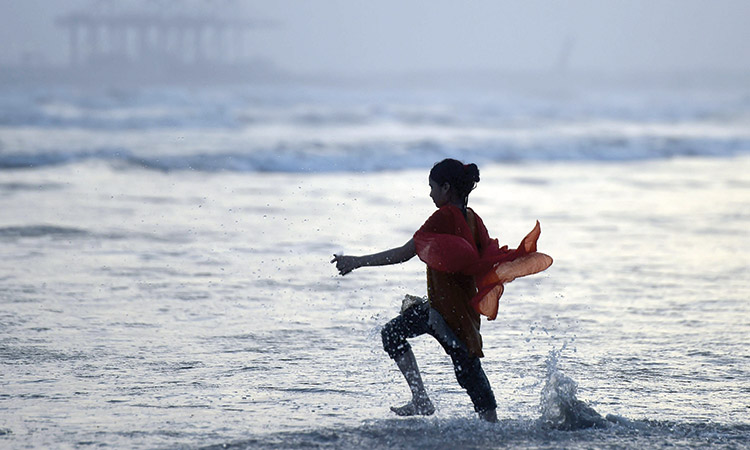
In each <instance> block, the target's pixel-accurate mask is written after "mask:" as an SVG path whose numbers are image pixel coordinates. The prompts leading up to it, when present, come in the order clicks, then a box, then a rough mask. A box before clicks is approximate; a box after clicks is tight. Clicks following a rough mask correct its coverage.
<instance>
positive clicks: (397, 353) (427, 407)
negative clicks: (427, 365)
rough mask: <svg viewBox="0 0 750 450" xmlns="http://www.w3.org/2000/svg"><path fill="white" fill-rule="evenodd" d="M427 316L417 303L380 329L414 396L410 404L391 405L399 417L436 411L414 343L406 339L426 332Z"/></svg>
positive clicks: (384, 346) (385, 345) (428, 413)
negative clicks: (421, 370) (423, 381)
mask: <svg viewBox="0 0 750 450" xmlns="http://www.w3.org/2000/svg"><path fill="white" fill-rule="evenodd" d="M427 317H428V316H427V313H426V308H424V307H422V306H415V307H412V308H410V309H408V310H406V311H404V312H403V313H402V314H400V315H399V316H398V317H396V318H395V319H393V320H391V321H390V322H388V323H387V324H386V325H385V326H384V327H383V330H382V332H381V336H382V338H383V348H384V349H385V351H386V352H388V355H389V356H390V357H391V358H392V359H393V360H394V361H395V362H396V365H397V366H398V368H399V370H401V373H402V374H403V375H404V378H405V379H406V382H407V384H408V385H409V389H410V390H411V395H412V399H411V401H410V402H409V403H407V404H405V405H403V406H400V407H398V408H395V407H391V410H392V411H393V412H395V413H396V414H398V415H399V416H413V415H425V416H429V415H430V414H432V413H434V412H435V407H434V406H433V405H432V402H431V401H430V398H429V396H428V395H427V391H426V390H425V388H424V383H422V376H421V374H420V373H419V367H418V366H417V359H416V358H415V357H414V352H412V350H411V345H409V343H408V342H407V341H406V339H407V338H412V337H416V336H419V335H421V334H424V333H426V332H427Z"/></svg>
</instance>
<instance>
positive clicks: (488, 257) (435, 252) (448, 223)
mask: <svg viewBox="0 0 750 450" xmlns="http://www.w3.org/2000/svg"><path fill="white" fill-rule="evenodd" d="M468 214H473V216H474V218H475V220H476V227H475V233H472V230H471V227H470V226H469V224H468V222H467V220H466V218H464V216H463V214H462V213H461V210H460V209H458V208H457V207H455V206H453V205H445V206H443V207H441V208H440V209H438V210H437V211H436V212H435V213H434V214H433V215H432V216H430V218H429V219H427V221H426V222H425V224H424V225H422V227H421V228H420V229H419V231H417V232H416V233H415V234H414V243H415V245H416V248H417V255H418V256H419V259H421V260H422V261H424V262H425V263H426V264H427V266H429V267H430V268H432V269H434V270H439V271H442V272H449V273H461V274H464V275H471V276H473V277H474V280H475V281H476V284H477V289H478V292H477V294H476V295H475V296H474V298H472V299H471V306H472V307H473V308H474V310H476V311H477V312H478V313H480V314H483V315H485V316H487V317H488V319H489V320H494V319H495V318H496V317H497V311H498V306H499V303H500V296H501V295H503V290H504V287H503V284H504V283H510V282H511V281H513V280H515V279H516V278H519V277H523V276H527V275H531V274H535V273H538V272H541V271H543V270H545V269H547V268H548V267H549V266H550V265H552V258H551V257H549V256H547V255H545V254H544V253H540V252H537V250H536V242H537V240H538V239H539V235H540V234H541V228H540V226H539V221H537V222H536V226H534V229H533V230H531V232H530V233H529V234H527V235H526V237H524V238H523V239H522V240H521V243H520V244H519V246H518V248H516V249H514V250H510V249H508V246H507V245H504V246H503V247H500V245H499V244H498V241H497V239H491V238H490V236H489V233H488V232H487V228H485V226H484V223H483V222H482V219H481V218H480V217H479V216H478V215H477V214H476V213H474V212H473V211H470V212H469V213H468ZM477 244H478V246H477Z"/></svg>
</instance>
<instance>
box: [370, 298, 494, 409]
mask: <svg viewBox="0 0 750 450" xmlns="http://www.w3.org/2000/svg"><path fill="white" fill-rule="evenodd" d="M429 318H430V306H429V305H428V304H427V303H424V304H421V305H417V306H413V307H411V308H409V309H407V310H406V311H404V312H403V313H401V314H399V315H398V317H396V318H395V319H393V320H391V321H390V322H388V323H387V324H385V326H384V327H383V331H382V332H381V335H382V337H383V348H384V349H385V351H386V352H388V356H390V357H391V358H392V359H397V358H398V357H400V356H401V355H403V354H404V353H406V352H408V351H409V350H410V349H411V345H409V343H408V342H407V341H406V339H408V338H413V337H417V336H420V335H422V334H425V333H426V334H429V335H430V336H432V337H434V338H435V339H437V341H438V342H439V343H440V345H442V346H443V349H444V350H445V352H446V353H447V354H448V355H449V356H450V357H451V359H452V360H453V369H454V371H455V372H456V379H457V380H458V384H460V385H461V387H462V388H464V389H466V392H467V393H468V394H469V397H470V398H471V402H472V403H473V404H474V410H475V411H477V412H482V411H489V410H492V409H495V408H496V407H497V403H495V395H494V394H493V393H492V388H491V387H490V382H489V380H487V376H486V375H485V374H484V370H482V365H481V363H480V362H479V358H477V357H476V356H473V355H471V354H470V353H469V352H468V351H467V350H466V348H465V347H463V346H460V345H456V342H457V340H456V338H455V336H443V335H441V334H439V333H436V332H435V330H433V329H432V327H430V324H429Z"/></svg>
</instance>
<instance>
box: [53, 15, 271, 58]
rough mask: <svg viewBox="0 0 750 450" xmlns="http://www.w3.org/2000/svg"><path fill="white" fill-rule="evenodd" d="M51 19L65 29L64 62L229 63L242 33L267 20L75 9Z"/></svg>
mask: <svg viewBox="0 0 750 450" xmlns="http://www.w3.org/2000/svg"><path fill="white" fill-rule="evenodd" d="M56 24H57V25H59V26H61V27H63V28H65V29H66V30H67V32H68V47H69V53H68V55H69V63H70V65H71V66H74V67H78V66H80V65H82V64H85V63H107V64H118V63H119V64H140V63H147V64H149V63H154V62H158V63H160V64H164V63H171V64H176V65H180V64H185V65H190V64H196V63H204V62H212V63H223V64H232V63H240V62H242V61H243V60H244V59H245V58H246V56H247V55H246V54H245V48H244V42H245V38H246V33H247V32H248V31H249V30H253V29H256V28H260V27H267V26H268V24H267V23H262V22H257V21H249V20H242V19H231V18H220V17H210V16H208V17H206V16H197V15H172V16H166V15H163V14H159V13H148V12H133V13H126V14H117V15H115V14H100V13H87V12H76V13H71V14H67V15H65V16H62V17H59V18H58V19H57V21H56Z"/></svg>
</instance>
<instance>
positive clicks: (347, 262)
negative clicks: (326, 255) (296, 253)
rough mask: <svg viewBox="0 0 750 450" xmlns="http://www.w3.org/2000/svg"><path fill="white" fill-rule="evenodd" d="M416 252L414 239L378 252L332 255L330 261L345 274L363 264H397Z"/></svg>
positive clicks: (408, 258)
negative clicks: (361, 254)
mask: <svg viewBox="0 0 750 450" xmlns="http://www.w3.org/2000/svg"><path fill="white" fill-rule="evenodd" d="M416 254H417V248H416V247H415V246H414V239H409V242H407V243H406V244H404V245H402V246H401V247H397V248H392V249H390V250H386V251H384V252H380V253H373V254H372V255H364V256H348V255H333V259H332V260H331V262H332V263H336V269H338V271H339V273H340V274H341V275H346V274H347V273H349V272H351V271H352V270H354V269H358V268H360V267H364V266H386V265H389V264H399V263H402V262H406V261H408V260H410V259H412V258H413V257H414V256H415V255H416Z"/></svg>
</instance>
